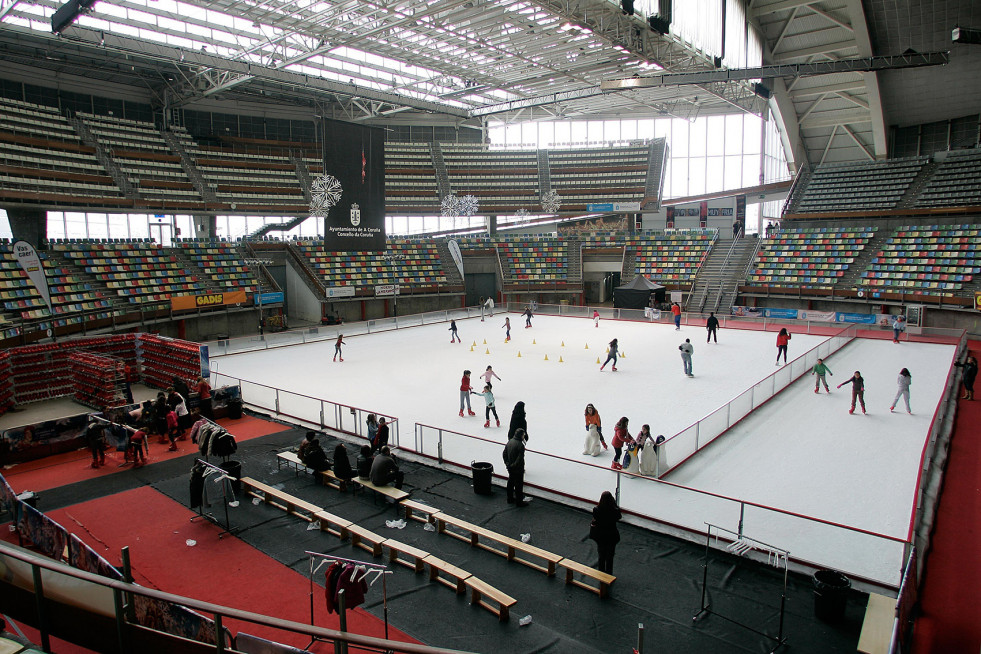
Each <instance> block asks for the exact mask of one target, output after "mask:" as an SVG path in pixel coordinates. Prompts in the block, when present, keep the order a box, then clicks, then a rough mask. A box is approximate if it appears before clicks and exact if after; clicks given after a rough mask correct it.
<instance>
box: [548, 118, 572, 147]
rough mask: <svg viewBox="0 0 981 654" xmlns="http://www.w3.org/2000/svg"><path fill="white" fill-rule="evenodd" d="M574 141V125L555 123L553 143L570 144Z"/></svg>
mask: <svg viewBox="0 0 981 654" xmlns="http://www.w3.org/2000/svg"><path fill="white" fill-rule="evenodd" d="M571 140H572V125H571V124H569V123H567V122H561V123H555V140H554V141H553V143H555V144H558V143H568V142H569V141H571Z"/></svg>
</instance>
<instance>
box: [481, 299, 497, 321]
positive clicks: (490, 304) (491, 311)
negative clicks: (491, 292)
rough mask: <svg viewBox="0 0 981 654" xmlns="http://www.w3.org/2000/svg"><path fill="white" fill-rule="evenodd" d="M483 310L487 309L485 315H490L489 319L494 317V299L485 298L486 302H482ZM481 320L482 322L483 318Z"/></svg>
mask: <svg viewBox="0 0 981 654" xmlns="http://www.w3.org/2000/svg"><path fill="white" fill-rule="evenodd" d="M484 308H485V309H487V313H488V314H490V317H491V318H493V317H494V298H492V297H489V298H487V301H486V302H484ZM481 320H483V318H481Z"/></svg>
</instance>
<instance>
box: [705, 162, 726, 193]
mask: <svg viewBox="0 0 981 654" xmlns="http://www.w3.org/2000/svg"><path fill="white" fill-rule="evenodd" d="M723 160H724V157H708V159H707V160H706V162H705V192H706V193H716V192H718V191H721V190H723V189H724V188H725V184H724V178H723Z"/></svg>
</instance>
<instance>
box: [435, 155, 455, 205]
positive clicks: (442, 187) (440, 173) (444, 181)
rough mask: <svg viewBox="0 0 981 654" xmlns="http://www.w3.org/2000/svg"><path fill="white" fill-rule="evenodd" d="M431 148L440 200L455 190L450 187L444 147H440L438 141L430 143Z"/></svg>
mask: <svg viewBox="0 0 981 654" xmlns="http://www.w3.org/2000/svg"><path fill="white" fill-rule="evenodd" d="M429 150H430V152H431V153H432V155H433V168H435V169H436V189H437V190H438V191H439V199H440V202H442V201H443V198H445V197H446V196H447V195H449V194H450V193H452V192H453V189H452V188H451V187H450V178H449V176H448V175H447V174H446V161H444V160H443V149H442V148H441V147H439V142H438V141H431V142H430V143H429Z"/></svg>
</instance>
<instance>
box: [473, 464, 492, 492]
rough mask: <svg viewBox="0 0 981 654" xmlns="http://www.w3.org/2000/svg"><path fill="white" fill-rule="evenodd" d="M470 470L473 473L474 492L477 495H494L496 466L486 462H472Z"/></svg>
mask: <svg viewBox="0 0 981 654" xmlns="http://www.w3.org/2000/svg"><path fill="white" fill-rule="evenodd" d="M470 469H471V470H472V471H473V492H475V493H476V494H477V495H490V494H492V493H493V484H492V483H491V479H493V478H494V466H493V465H492V464H490V463H487V462H486V461H471V462H470Z"/></svg>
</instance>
